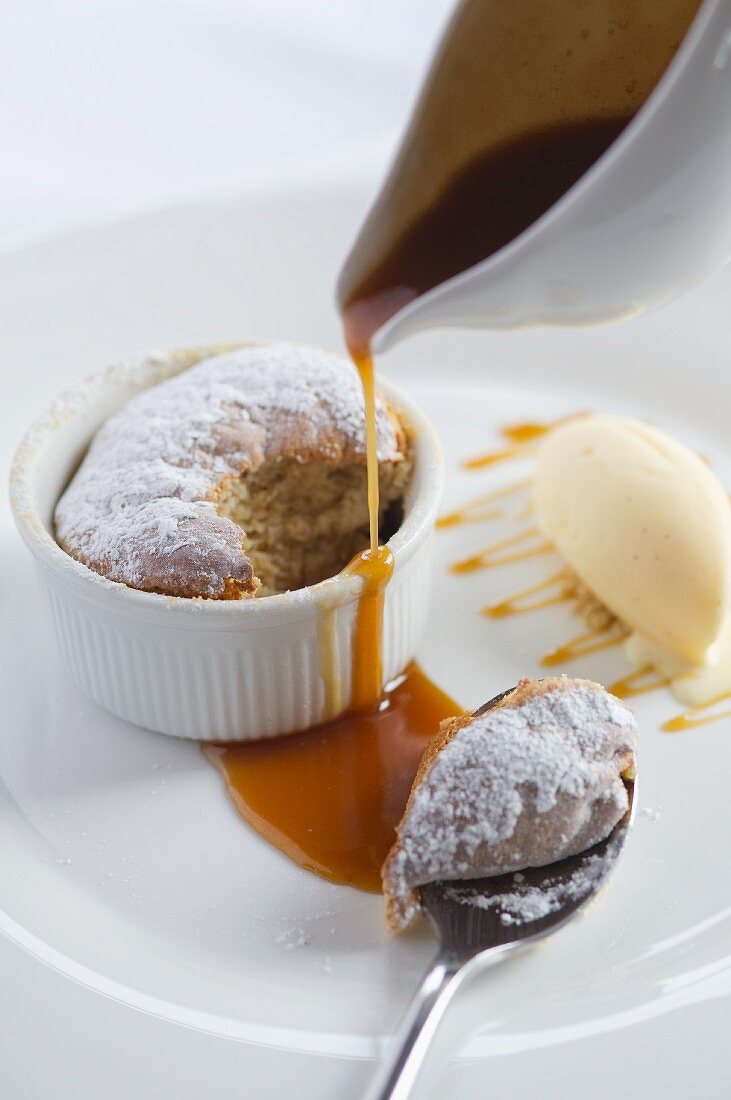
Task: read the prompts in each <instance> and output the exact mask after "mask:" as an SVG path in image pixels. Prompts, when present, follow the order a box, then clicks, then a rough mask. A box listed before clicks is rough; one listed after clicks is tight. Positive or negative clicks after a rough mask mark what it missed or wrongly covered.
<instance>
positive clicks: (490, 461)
mask: <svg viewBox="0 0 731 1100" xmlns="http://www.w3.org/2000/svg"><path fill="white" fill-rule="evenodd" d="M560 423H561V421H560V420H557V421H555V422H554V423H553V424H531V423H530V422H528V421H526V423H524V424H512V425H508V426H507V427H506V428H501V429H500V434H501V435H502V436H503V438H504V439H506V440H507V441H508V444H507V446H505V447H498V448H497V449H496V450H493V451H485V453H484V454H480V455H474V456H473V457H472V458H466V459H465V460H464V462H463V463H462V465H463V466H464V468H465V470H481V469H483V468H484V467H485V466H494V465H495V464H496V463H498V462H504V461H505V460H506V459H508V458H523V457H524V456H525V455H527V454H530V453H531V452H532V450H533V449H534V447H535V444H536V443H537V442H538V440H539V439H541V438H542V437H543V436H544V435H546V434H547V432H550V430H551V428H554V427H555V426H556V424H560Z"/></svg>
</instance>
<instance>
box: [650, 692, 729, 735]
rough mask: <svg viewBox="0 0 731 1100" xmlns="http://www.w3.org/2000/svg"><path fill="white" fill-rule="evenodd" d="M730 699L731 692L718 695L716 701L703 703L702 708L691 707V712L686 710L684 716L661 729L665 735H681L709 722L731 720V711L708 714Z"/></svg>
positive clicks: (681, 715)
mask: <svg viewBox="0 0 731 1100" xmlns="http://www.w3.org/2000/svg"><path fill="white" fill-rule="evenodd" d="M728 699H731V691H727V692H725V693H724V694H723V695H717V696H716V698H715V699H711V700H710V702H708V703H702V704H701V705H700V706H697V707H691V708H690V710H686V711H685V713H684V714H679V715H678V716H677V717H676V718H671V719H670V720H669V721H667V722H664V723H663V725H662V726H660V729H661V730H662V731H663V733H680V732H681V731H682V730H689V729H695V728H696V727H697V726H706V725H708V723H709V722H720V721H721V720H722V719H723V718H731V709H729V710H723V711H721V713H720V714H707V713H705V712H706V711H709V710H710V709H711V707H716V706H718V704H719V703H725V702H726V701H727V700H728Z"/></svg>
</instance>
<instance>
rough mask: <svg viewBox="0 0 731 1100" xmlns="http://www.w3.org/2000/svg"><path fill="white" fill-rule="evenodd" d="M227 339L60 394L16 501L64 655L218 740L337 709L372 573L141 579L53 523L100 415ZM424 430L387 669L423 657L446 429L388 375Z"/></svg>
mask: <svg viewBox="0 0 731 1100" xmlns="http://www.w3.org/2000/svg"><path fill="white" fill-rule="evenodd" d="M220 350H222V349H221V347H220V346H215V347H203V348H195V349H190V350H185V351H179V352H172V353H169V354H154V353H153V354H148V355H145V356H143V357H141V358H140V359H139V360H137V361H134V362H126V363H121V364H118V365H116V366H113V367H110V368H108V369H107V370H105V371H103V372H101V373H99V374H96V375H94V376H93V377H92V378H90V379H88V380H87V381H86V382H84V383H82V384H81V385H79V386H78V387H77V388H75V389H74V390H72V391H71V392H70V393H68V394H66V395H65V396H64V397H63V398H61V399H60V400H59V401H57V402H56V403H54V404H53V405H52V406H50V407H49V408H48V409H47V410H46V411H45V413H44V414H43V415H41V417H40V418H39V419H38V421H37V422H36V423H35V424H34V425H33V427H31V429H30V430H29V432H28V433H27V435H26V436H25V439H24V440H23V442H22V443H21V445H20V447H19V448H18V450H17V452H16V455H15V459H14V461H13V467H12V472H11V503H12V507H13V512H14V515H15V519H16V522H17V525H18V528H19V530H20V533H21V535H22V537H23V539H24V541H25V543H26V545H27V547H28V548H29V550H30V551H31V553H32V554H33V557H34V558H35V561H36V565H37V567H38V573H39V576H40V581H41V586H42V589H43V592H44V594H45V597H46V600H47V603H48V606H49V608H50V613H51V620H52V622H53V628H54V632H55V636H56V639H57V642H58V646H59V650H60V653H61V658H62V661H63V664H64V666H65V668H66V670H67V672H68V673H69V675H70V676H71V677H72V679H74V680H75V681H76V683H77V684H78V685H79V687H80V688H81V689H82V690H83V691H84V692H85V693H86V694H87V695H89V696H90V697H91V698H92V699H93V700H94V701H95V702H96V703H98V704H99V705H100V706H102V707H104V708H106V709H107V710H109V711H111V712H112V713H113V714H116V715H119V716H120V717H121V718H124V719H126V720H127V721H128V722H133V723H134V724H135V725H138V726H145V727H147V728H148V729H152V730H158V731H159V732H160V733H168V734H175V735H177V736H179V737H189V738H196V739H198V740H202V741H210V740H221V741H228V740H245V739H251V738H260V737H273V736H276V735H279V734H286V733H291V732H293V731H295V730H301V729H306V728H307V727H309V726H312V725H315V724H317V723H318V722H321V721H324V720H326V719H328V718H332V717H335V716H336V714H337V713H339V712H341V711H342V710H343V709H345V706H346V705H347V701H348V699H349V696H350V659H351V636H352V630H353V625H354V620H355V611H356V607H357V602H358V595H359V591H360V585H361V583H362V582H361V580H360V578H358V577H355V576H352V575H340V576H336V577H333V578H331V579H329V580H326V581H323V582H322V583H321V584H318V585H313V586H312V587H310V588H304V589H301V590H299V591H296V592H287V593H283V594H281V595H277V596H267V597H264V598H262V599H255V600H243V601H218V600H199V599H195V600H191V599H183V598H170V597H166V596H159V595H155V594H153V593H149V592H139V591H136V590H135V589H132V588H128V587H126V586H125V585H123V584H117V583H115V582H113V581H109V580H107V579H106V578H104V577H100V576H98V575H97V574H96V573H94V572H92V570H90V569H88V568H87V567H86V566H84V565H82V564H81V563H80V562H77V561H75V560H74V559H73V558H71V557H69V555H68V554H66V553H65V552H64V551H63V550H61V548H60V547H59V546H58V545H57V543H56V542H55V540H54V537H53V510H54V507H55V504H56V501H57V500H58V498H59V496H60V494H61V492H62V491H63V489H64V487H65V485H66V483H67V482H68V480H69V477H70V476H71V474H72V473H73V472H74V470H75V468H76V466H77V465H78V463H79V461H80V459H81V457H82V455H83V454H84V451H85V450H86V448H87V446H88V444H89V441H90V439H91V437H92V435H93V433H94V432H95V431H96V429H97V428H98V427H99V426H100V425H101V424H102V423H103V421H104V420H105V419H106V418H107V417H108V416H109V415H110V414H111V413H113V412H114V411H115V410H116V409H118V408H119V407H120V406H121V405H122V404H123V403H124V402H125V401H127V400H128V399H129V398H130V397H133V396H134V395H135V394H136V393H139V392H140V390H143V389H145V388H147V387H149V386H152V385H154V384H155V383H157V382H160V381H162V380H163V379H164V378H168V377H170V376H172V375H175V374H178V373H179V372H180V371H183V370H185V369H187V368H188V367H190V366H192V365H193V364H194V363H197V362H198V361H199V360H201V359H202V358H205V357H206V356H208V355H211V354H214V353H215V352H218V351H220ZM381 387H382V389H383V392H384V394H385V395H386V396H387V398H388V400H389V401H390V402H391V403H392V404H393V406H394V407H395V408H396V409H397V410H398V411H399V412H400V413H401V414H402V415H403V417H404V420H405V422H406V423H407V425H408V426H409V427H410V428H411V429H412V431H413V433H414V443H415V465H414V475H413V477H412V480H411V484H410V487H409V491H408V493H407V497H406V501H405V515H404V521H403V523H402V525H401V527H400V528H399V530H398V531H397V532H396V534H395V535H394V536H393V538H392V539H391V540H390V542H389V546H390V548H391V550H392V552H393V555H394V559H395V569H394V575H393V579H392V581H391V583H390V584H389V586H388V589H387V593H386V600H385V611H384V645H383V666H384V683H386V682H388V681H389V680H391V679H393V677H394V676H396V675H397V674H398V673H399V672H400V671H401V670H402V669H403V668H404V666H405V665H406V664H407V663H408V661H409V660H410V659H411V658H412V657H413V655H414V650H415V647H416V643H417V639H418V637H419V634H420V633H421V631H422V629H423V626H424V623H425V619H426V614H427V608H428V603H429V595H430V587H431V549H432V546H431V544H432V536H433V530H434V521H435V518H436V513H437V508H438V506H439V501H440V497H441V490H442V481H443V473H442V460H441V450H440V446H439V441H438V439H437V437H436V434H435V432H434V430H433V428H432V427H431V425H430V424H429V422H428V420H427V419H426V418H425V416H424V414H423V413H422V412H421V411H420V410H419V409H418V407H417V406H415V405H414V404H413V403H412V402H411V401H410V400H409V399H408V397H406V395H405V394H403V393H402V392H401V391H400V390H398V389H396V388H395V387H393V386H391V385H390V383H385V382H381ZM338 685H339V690H338Z"/></svg>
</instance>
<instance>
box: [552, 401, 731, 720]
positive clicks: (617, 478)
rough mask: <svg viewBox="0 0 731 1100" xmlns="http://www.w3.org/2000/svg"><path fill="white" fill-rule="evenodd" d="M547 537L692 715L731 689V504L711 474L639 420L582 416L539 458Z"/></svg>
mask: <svg viewBox="0 0 731 1100" xmlns="http://www.w3.org/2000/svg"><path fill="white" fill-rule="evenodd" d="M533 502H534V507H535V512H536V520H537V523H538V526H539V528H540V529H541V530H542V531H543V533H544V534H545V535H546V536H547V537H548V539H549V540H550V541H551V542H552V543H553V545H554V546H555V547H556V549H557V551H558V553H559V554H560V555H561V556H562V557H563V558H564V560H565V561H566V563H567V564H568V565H569V566H570V568H571V569H572V570H573V572H574V573H575V574H576V575H577V576H578V577H579V579H580V580H581V581H582V582H583V584H584V585H585V586H586V587H587V588H588V589H589V590H590V591H591V593H592V594H593V595H594V596H595V597H596V598H597V599H598V600H599V601H600V602H601V603H602V604H604V605H605V607H607V608H608V609H609V610H610V611H611V612H612V613H613V614H614V615H615V616H616V617H617V618H618V619H619V620H620V621H621V622H622V623H623V624H625V625H626V626H627V627H628V628H629V630H630V631H631V633H630V636H629V639H628V641H627V643H626V651H627V655H628V657H629V659H630V661H631V662H632V664H633V665H634V666H635V667H637V668H642V667H646V666H648V665H652V666H654V667H655V668H657V669H658V670H659V671H660V672H661V673H662V674H663V675H665V676H668V677H669V678H670V679H671V681H672V687H673V690H674V691H675V694H676V695H677V696H678V698H679V699H680V700H681V701H682V702H683V703H686V704H687V705H689V706H696V705H700V704H702V703H706V702H708V701H710V700H711V699H713V698H715V697H716V696H718V695H720V694H723V693H724V692H726V691H728V690H729V689H731V505H730V503H729V498H728V494H727V493H726V490H725V489H724V488H723V486H722V485H721V483H720V482H719V480H718V479H717V478H716V476H715V475H714V474H713V472H712V471H711V469H710V468H709V466H708V465H707V464H706V463H705V462H704V461H703V460H702V459H701V458H699V457H698V456H697V455H696V454H695V453H694V452H693V451H691V450H690V449H689V448H687V447H685V446H684V445H683V444H682V443H679V442H678V441H677V440H675V439H673V438H672V437H671V436H669V435H667V434H666V433H665V432H661V431H659V430H658V429H657V428H654V427H652V426H650V425H649V424H644V423H642V422H640V421H637V420H628V419H624V418H620V417H611V416H584V417H579V418H576V419H574V420H569V421H566V422H564V423H563V424H561V425H560V426H558V427H557V428H555V429H554V430H553V431H552V432H550V433H549V435H548V436H547V437H546V439H545V440H544V442H543V444H542V446H541V448H540V451H539V455H538V464H537V471H536V475H535V481H534V486H533Z"/></svg>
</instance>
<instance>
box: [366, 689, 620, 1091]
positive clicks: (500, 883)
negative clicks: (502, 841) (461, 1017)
mask: <svg viewBox="0 0 731 1100" xmlns="http://www.w3.org/2000/svg"><path fill="white" fill-rule="evenodd" d="M507 694H508V692H503V693H502V695H499V696H497V697H496V698H495V699H491V700H490V702H489V703H486V704H485V705H484V706H483V707H481V708H480V709H479V710H478V711H476V712H475V717H477V716H478V715H480V714H484V713H485V711H487V710H489V709H491V708H492V707H493V706H495V704H496V703H497V702H499V701H500V699H502V698H504V696H505V695H507ZM625 786H626V788H627V795H628V799H629V807H628V809H627V812H626V813H625V815H624V817H623V818H622V820H621V821H619V822H618V823H617V824H616V825H615V827H614V829H613V830H612V832H611V833H610V834H609V836H608V837H606V838H605V839H604V840H602V841H600V842H599V844H595V845H594V846H593V847H592V848H589V849H587V850H586V851H585V852H580V853H579V854H578V855H575V856H571V857H569V858H568V859H562V860H560V861H559V862H557V863H551V864H549V865H548V866H546V867H531V868H528V869H526V870H525V871H521V872H519V873H517V874H516V873H512V874H507V875H499V876H495V877H493V878H483V879H470V880H465V881H447V882H433V883H429V884H428V885H426V886H422V887H420V890H419V893H420V896H421V902H422V905H423V907H424V910H425V911H426V914H427V916H428V918H429V921H430V922H431V925H432V927H433V929H434V931H435V933H436V935H437V939H438V940H439V950H438V952H437V954H436V956H435V958H434V959H433V961H432V962H431V964H430V966H429V969H428V970H427V972H426V974H425V976H424V979H423V981H422V983H421V985H420V986H419V988H418V990H417V991H416V994H415V995H414V998H413V1000H412V1002H411V1005H410V1006H409V1008H408V1010H407V1012H406V1014H405V1016H404V1018H403V1021H402V1023H401V1025H400V1028H399V1031H398V1033H397V1036H396V1037H395V1039H394V1042H393V1047H392V1049H391V1051H390V1052H389V1055H388V1057H387V1058H386V1062H385V1064H384V1066H383V1067H382V1069H381V1071H380V1073H379V1074H378V1076H377V1077H376V1079H375V1080H374V1082H373V1084H372V1086H371V1089H370V1090H369V1092H368V1093H367V1100H406V1098H407V1097H409V1096H411V1095H412V1090H413V1086H414V1083H415V1081H416V1078H417V1075H418V1073H419V1069H420V1067H421V1065H422V1063H423V1062H424V1059H425V1057H426V1053H427V1050H428V1047H429V1044H430V1042H431V1040H432V1039H433V1037H434V1035H435V1033H436V1029H437V1026H438V1024H439V1021H440V1020H441V1018H442V1016H443V1015H444V1013H445V1011H446V1008H447V1005H448V1004H449V1002H450V1001H451V1000H452V997H453V996H454V994H455V993H456V992H457V990H458V988H459V987H460V986H461V985H462V982H463V981H464V980H465V978H467V977H472V976H473V975H474V974H476V973H477V972H478V971H479V970H483V969H487V968H488V967H491V966H494V965H495V964H496V963H498V962H502V961H503V960H504V959H507V958H508V957H509V956H510V955H512V954H515V952H517V951H519V950H521V949H522V948H525V947H528V946H530V945H531V944H534V943H537V942H538V941H539V940H543V939H545V938H546V937H547V936H550V935H552V934H553V933H554V932H557V931H558V930H559V928H563V927H564V925H566V924H568V923H569V921H571V920H573V919H574V917H576V916H578V915H579V913H581V912H582V911H583V910H584V909H585V908H586V906H587V905H588V904H589V902H590V901H591V900H592V899H593V898H594V897H596V895H597V894H598V893H599V892H600V890H601V889H602V888H603V887H604V885H605V884H606V882H607V880H608V878H609V876H610V874H611V872H612V870H613V869H614V866H615V864H616V862H617V859H618V857H619V854H620V852H621V851H622V848H623V847H624V842H625V841H626V839H627V835H628V833H629V829H630V826H631V824H632V820H633V817H634V806H635V788H636V780H634V779H632V780H627V779H626V780H625Z"/></svg>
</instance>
